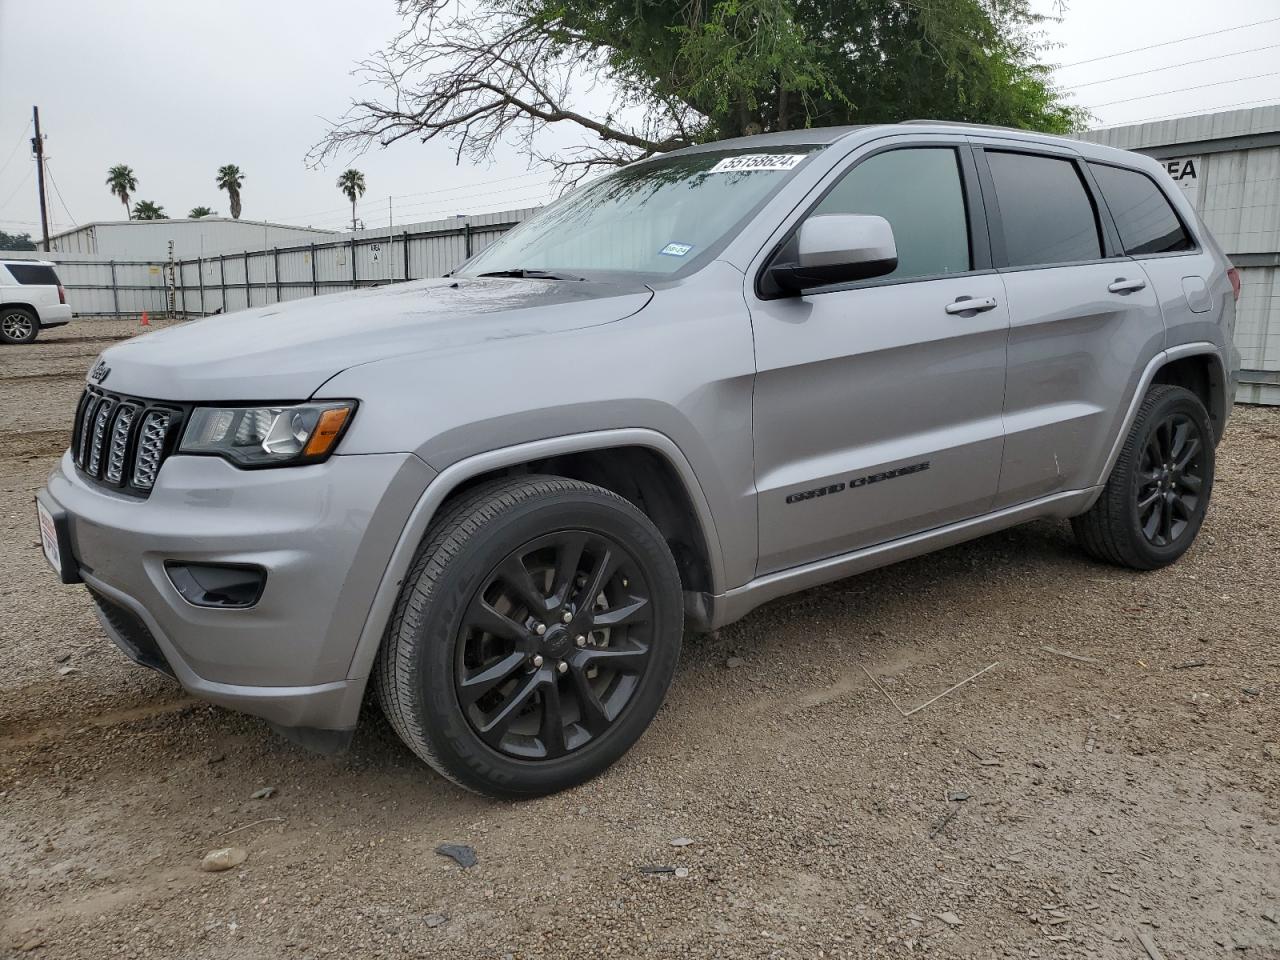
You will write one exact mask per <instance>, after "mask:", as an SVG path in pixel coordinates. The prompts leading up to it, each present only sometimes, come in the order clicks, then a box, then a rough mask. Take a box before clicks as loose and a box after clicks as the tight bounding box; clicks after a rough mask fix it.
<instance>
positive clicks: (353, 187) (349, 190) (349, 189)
mask: <svg viewBox="0 0 1280 960" xmlns="http://www.w3.org/2000/svg"><path fill="white" fill-rule="evenodd" d="M338 189H339V190H341V191H342V192H343V193H345V194H346V195H347V199H348V200H350V201H351V231H352V232H353V233H354V232H355V229H356V198H357V197H363V196H364V174H363V173H361V172H360V171H359V170H356V169H351V170H344V171H343V172H342V175H341V176H339V177H338Z"/></svg>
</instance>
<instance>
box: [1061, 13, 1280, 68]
mask: <svg viewBox="0 0 1280 960" xmlns="http://www.w3.org/2000/svg"><path fill="white" fill-rule="evenodd" d="M1277 20H1280V17H1269V18H1268V19H1266V20H1255V21H1254V22H1253V23H1242V24H1240V25H1239V26H1238V27H1225V28H1223V29H1222V30H1210V31H1209V32H1208V33H1197V34H1195V35H1194V36H1190V37H1179V38H1178V39H1177V40H1165V41H1164V42H1163V43H1151V44H1148V45H1147V46H1145V47H1134V48H1133V49H1132V50H1119V51H1117V52H1116V53H1108V54H1106V55H1105V56H1101V57H1090V58H1089V59H1088V60H1077V61H1076V62H1075V63H1064V64H1063V65H1062V66H1060V67H1058V68H1057V69H1059V70H1066V69H1067V68H1068V67H1080V66H1084V64H1086V63H1097V62H1098V61H1100V60H1111V59H1113V58H1115V57H1125V56H1128V55H1129V54H1131V53H1141V52H1142V51H1143V50H1155V49H1157V48H1159V47H1171V46H1173V45H1174V44H1175V43H1186V42H1187V41H1188V40H1200V39H1202V38H1204V37H1216V36H1218V35H1219V34H1223V33H1234V32H1235V31H1236V30H1247V29H1249V28H1250V27H1260V26H1262V25H1263V24H1264V23H1275V22H1276V21H1277Z"/></svg>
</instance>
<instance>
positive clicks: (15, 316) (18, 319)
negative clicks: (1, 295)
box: [0, 307, 40, 343]
mask: <svg viewBox="0 0 1280 960" xmlns="http://www.w3.org/2000/svg"><path fill="white" fill-rule="evenodd" d="M39 334H40V321H39V320H37V319H36V315H35V314H34V313H32V312H31V311H30V310H27V309H25V308H24V307H5V308H4V309H3V310H0V341H3V342H4V343H30V342H31V341H32V340H34V339H35V338H36V337H37V336H39Z"/></svg>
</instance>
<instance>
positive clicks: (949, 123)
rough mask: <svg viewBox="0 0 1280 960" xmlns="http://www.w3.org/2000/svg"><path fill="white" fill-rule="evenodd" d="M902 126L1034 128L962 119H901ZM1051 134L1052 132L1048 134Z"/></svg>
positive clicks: (1030, 131) (1018, 129) (1024, 129)
mask: <svg viewBox="0 0 1280 960" xmlns="http://www.w3.org/2000/svg"><path fill="white" fill-rule="evenodd" d="M900 122H901V123H902V124H903V125H904V126H906V125H911V126H921V127H928V126H938V127H974V128H976V129H979V130H1016V131H1017V132H1018V133H1035V132H1036V131H1034V130H1027V129H1026V128H1025V127H1006V126H1002V125H1000V124H998V123H968V122H966V121H964V120H902V121H900ZM1050 136H1053V134H1050Z"/></svg>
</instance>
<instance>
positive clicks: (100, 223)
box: [49, 216, 342, 240]
mask: <svg viewBox="0 0 1280 960" xmlns="http://www.w3.org/2000/svg"><path fill="white" fill-rule="evenodd" d="M164 223H241V224H244V225H246V226H252V227H276V228H277V229H280V230H306V231H309V232H310V233H331V234H339V233H341V232H342V231H340V230H326V229H324V228H323V227H310V226H306V225H305V224H297V223H274V222H273V221H270V220H234V219H232V218H231V217H214V216H209V217H166V218H165V219H163V220H94V221H92V222H90V223H82V224H80V225H79V226H78V227H72V228H71V229H70V230H63V231H62V232H61V233H51V234H49V239H50V240H56V239H57V238H58V237H65V236H69V235H70V234H73V233H79V232H80V231H81V230H87V229H88V228H89V227H125V226H128V227H137V226H140V225H145V226H155V225H157V224H164Z"/></svg>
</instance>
